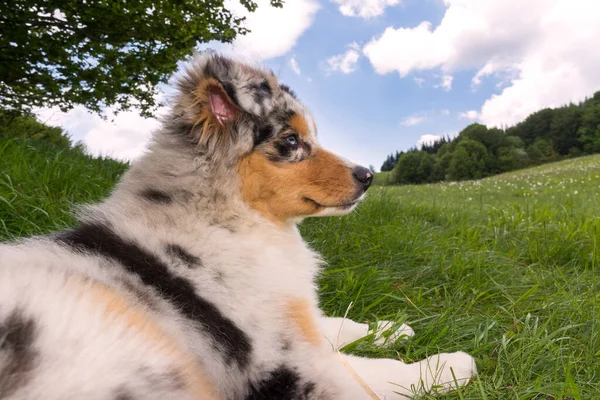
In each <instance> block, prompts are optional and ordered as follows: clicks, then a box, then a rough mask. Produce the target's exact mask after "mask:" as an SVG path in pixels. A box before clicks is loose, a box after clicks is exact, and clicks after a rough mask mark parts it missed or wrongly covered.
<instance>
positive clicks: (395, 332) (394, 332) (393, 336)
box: [373, 320, 415, 346]
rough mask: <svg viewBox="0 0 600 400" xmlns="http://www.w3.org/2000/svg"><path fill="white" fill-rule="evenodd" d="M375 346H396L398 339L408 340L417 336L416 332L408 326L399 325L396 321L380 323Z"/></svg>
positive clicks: (378, 323)
mask: <svg viewBox="0 0 600 400" xmlns="http://www.w3.org/2000/svg"><path fill="white" fill-rule="evenodd" d="M373 332H374V333H375V344H376V345H378V346H386V345H392V344H394V343H395V342H396V341H397V340H398V339H408V338H411V337H413V336H414V335H415V331H414V330H413V329H412V328H411V327H410V326H408V325H406V324H397V323H395V322H394V321H384V320H382V321H378V322H377V325H376V326H375V329H374V330H373Z"/></svg>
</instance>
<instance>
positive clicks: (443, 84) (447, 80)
mask: <svg viewBox="0 0 600 400" xmlns="http://www.w3.org/2000/svg"><path fill="white" fill-rule="evenodd" d="M452 81H454V77H453V76H452V75H444V76H442V77H441V81H440V83H439V84H438V85H435V86H434V87H435V88H442V89H444V90H445V91H446V92H449V91H450V90H452Z"/></svg>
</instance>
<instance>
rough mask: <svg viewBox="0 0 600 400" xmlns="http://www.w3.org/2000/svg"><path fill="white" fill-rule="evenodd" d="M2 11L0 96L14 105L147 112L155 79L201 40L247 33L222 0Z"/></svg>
mask: <svg viewBox="0 0 600 400" xmlns="http://www.w3.org/2000/svg"><path fill="white" fill-rule="evenodd" d="M240 2H241V3H242V4H243V6H244V7H245V8H246V9H247V10H248V11H254V10H255V9H256V7H257V5H256V3H254V2H253V1H252V0H240ZM282 4H283V0H271V5H272V6H276V7H281V6H282ZM0 10H2V12H1V13H0V32H2V35H0V102H1V103H2V104H3V106H4V107H7V108H12V109H30V108H31V107H34V106H59V107H60V108H61V109H62V110H68V109H70V108H72V107H73V106H74V105H76V104H81V105H83V106H85V107H87V108H88V109H89V110H92V111H95V112H98V113H101V110H102V108H104V107H106V106H111V105H116V106H117V111H120V110H127V109H130V108H132V107H133V108H137V109H139V110H140V111H141V113H142V114H143V115H146V116H148V115H150V114H151V113H152V111H153V110H154V109H155V108H156V106H157V104H156V100H155V95H156V93H157V89H156V85H157V84H158V83H161V82H166V81H167V79H168V78H169V76H170V75H171V74H172V73H173V72H174V71H175V70H176V68H177V62H178V61H180V60H182V59H184V58H185V57H186V56H189V55H190V54H192V52H193V49H194V47H195V46H196V45H197V44H198V43H199V42H208V41H211V40H217V41H221V42H231V41H232V40H233V39H234V38H235V37H236V35H238V34H240V35H243V34H245V33H247V29H246V28H245V27H244V25H243V22H244V18H238V17H235V16H234V15H233V14H232V13H231V11H229V10H228V9H227V8H225V6H224V2H223V0H206V1H204V0H188V1H170V0H158V1H150V0H88V1H70V0H0Z"/></svg>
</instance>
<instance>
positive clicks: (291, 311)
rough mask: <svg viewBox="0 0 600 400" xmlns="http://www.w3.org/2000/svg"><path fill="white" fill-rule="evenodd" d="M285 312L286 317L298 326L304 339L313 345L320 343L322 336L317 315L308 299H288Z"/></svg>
mask: <svg viewBox="0 0 600 400" xmlns="http://www.w3.org/2000/svg"><path fill="white" fill-rule="evenodd" d="M286 314H287V315H286V317H287V319H288V320H289V321H290V323H291V324H292V325H293V326H295V327H297V328H298V330H299V331H300V333H301V334H302V338H303V339H304V340H305V341H307V342H308V343H310V344H313V345H315V346H318V345H320V344H321V343H322V341H323V336H322V334H321V332H320V331H319V327H318V324H317V316H316V315H315V313H314V312H313V311H312V307H311V306H310V302H309V301H307V300H304V299H300V298H291V299H289V300H288V301H287V304H286Z"/></svg>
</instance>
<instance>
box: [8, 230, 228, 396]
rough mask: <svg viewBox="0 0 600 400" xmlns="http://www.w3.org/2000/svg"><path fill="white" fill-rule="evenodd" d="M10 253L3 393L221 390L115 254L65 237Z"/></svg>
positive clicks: (33, 243) (206, 392) (138, 393)
mask: <svg viewBox="0 0 600 400" xmlns="http://www.w3.org/2000/svg"><path fill="white" fill-rule="evenodd" d="M0 254H1V255H0V398H2V399H5V398H9V399H99V400H100V399H133V398H136V399H137V398H144V399H188V398H189V399H192V398H207V399H212V398H214V399H217V398H219V397H217V396H216V395H214V390H213V388H211V385H209V384H208V383H207V382H206V380H205V377H204V372H203V371H200V370H198V367H197V363H196V362H195V360H194V359H193V358H192V357H190V355H189V351H188V350H187V349H186V348H185V347H184V346H183V345H182V343H180V342H179V341H178V340H177V338H176V336H175V335H173V334H172V333H170V332H167V331H166V330H165V329H164V326H165V325H164V324H163V323H161V322H160V321H159V318H158V314H157V313H156V312H155V311H153V310H152V308H151V306H154V307H156V308H159V307H161V305H160V304H159V302H158V301H157V300H156V299H152V294H151V293H149V292H146V293H144V289H143V288H141V287H140V288H136V286H135V283H133V282H129V283H128V281H127V278H126V277H125V276H124V275H123V274H120V273H118V272H117V271H111V270H110V269H107V267H108V268H110V266H109V264H111V263H115V262H116V261H115V260H108V259H102V257H99V256H94V255H91V254H87V255H86V254H83V253H82V254H73V252H72V251H70V250H69V249H68V248H67V247H65V246H64V245H62V244H61V243H60V241H58V243H57V241H56V239H55V240H48V239H41V240H31V241H28V242H24V243H22V244H20V245H17V246H7V245H4V246H1V247H0ZM152 302H153V303H152ZM162 307H163V308H164V306H162ZM163 312H164V311H163ZM170 325H173V323H171V324H170ZM200 393H201V395H200ZM211 393H212V394H211Z"/></svg>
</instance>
